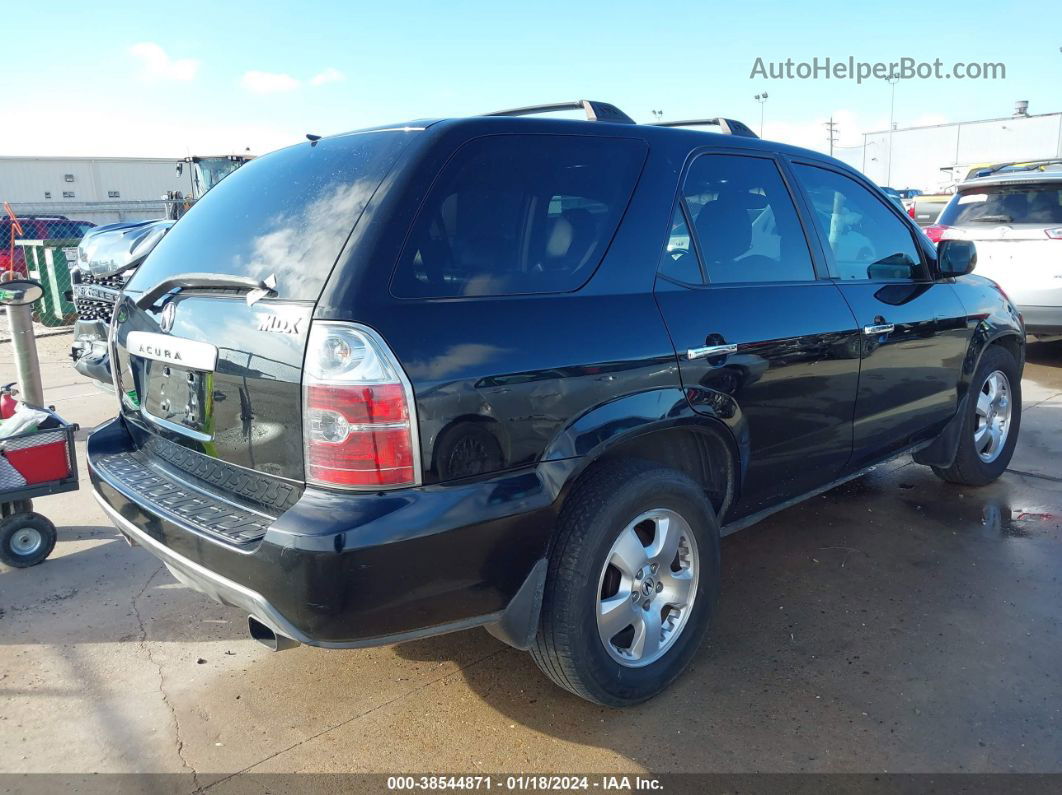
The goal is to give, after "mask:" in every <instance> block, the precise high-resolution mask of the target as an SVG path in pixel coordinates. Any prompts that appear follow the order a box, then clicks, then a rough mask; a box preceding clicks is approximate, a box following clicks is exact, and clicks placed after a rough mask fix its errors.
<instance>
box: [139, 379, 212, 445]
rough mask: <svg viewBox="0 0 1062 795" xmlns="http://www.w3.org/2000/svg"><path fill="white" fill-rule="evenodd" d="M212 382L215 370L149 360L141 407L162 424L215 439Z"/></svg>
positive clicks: (191, 434)
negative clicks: (206, 370)
mask: <svg viewBox="0 0 1062 795" xmlns="http://www.w3.org/2000/svg"><path fill="white" fill-rule="evenodd" d="M213 384H214V373H213V372H205V371H202V370H194V369H191V368H187V367H180V366H178V365H174V364H167V363H166V362H161V361H157V360H151V359H147V360H145V361H144V389H143V395H142V397H141V410H142V411H143V412H144V413H145V414H147V415H148V417H149V418H150V419H152V420H154V421H156V422H158V423H159V424H160V425H163V426H166V427H170V428H171V429H173V430H176V431H179V432H181V433H185V434H187V435H189V436H193V437H194V438H198V439H201V440H207V439H212V438H213V422H212V414H213V389H214V386H213Z"/></svg>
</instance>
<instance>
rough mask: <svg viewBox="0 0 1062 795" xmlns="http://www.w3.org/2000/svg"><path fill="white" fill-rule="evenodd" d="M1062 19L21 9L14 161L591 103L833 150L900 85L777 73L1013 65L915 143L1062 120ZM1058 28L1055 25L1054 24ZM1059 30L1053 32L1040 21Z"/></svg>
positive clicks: (478, 7) (765, 7)
mask: <svg viewBox="0 0 1062 795" xmlns="http://www.w3.org/2000/svg"><path fill="white" fill-rule="evenodd" d="M1056 11H1057V6H1056V5H1054V4H1048V3H1042V2H1041V3H1033V2H1009V3H1008V2H999V1H998V0H996V1H995V2H982V0H964V2H962V3H952V4H947V7H946V8H942V7H941V5H940V4H938V3H928V2H925V0H922V2H918V3H906V2H887V3H875V4H873V5H870V4H865V5H864V4H858V3H854V2H843V3H842V2H819V3H813V4H812V3H809V4H806V5H804V4H800V3H795V2H774V1H773V0H759V1H758V2H756V3H754V4H742V3H735V2H730V3H715V2H697V3H682V2H672V3H662V4H650V3H636V2H625V1H624V0H612V2H582V3H580V2H574V0H568V2H554V0H545V1H544V0H536V2H526V3H514V2H508V3H505V2H493V3H486V2H460V1H459V0H451V2H436V3H432V2H407V3H394V2H391V3H383V2H375V3H364V2H313V0H305V2H300V3H280V2H256V3H242V2H214V3H201V2H194V1H191V2H182V3H143V2H138V3H132V2H129V3H125V2H109V3H108V2H97V3H85V2H78V3H68V2H47V3H39V4H32V3H26V2H19V3H17V4H13V5H12V6H11V7H10V8H6V9H5V16H4V21H3V23H0V24H2V26H3V29H4V44H3V47H2V50H0V51H2V52H3V63H4V64H5V67H6V68H5V69H4V71H3V73H2V74H0V90H2V91H3V94H4V96H5V97H6V98H8V99H7V107H9V108H10V107H17V108H18V112H16V113H10V112H9V113H5V114H4V120H5V121H4V123H3V124H2V125H0V155H3V154H81V155H86V154H101V155H123V154H125V155H159V156H167V157H168V156H175V155H183V154H188V153H207V152H208V151H209V152H218V151H220V152H229V151H243V149H244V148H245V147H249V148H250V149H251V151H253V152H255V153H262V152H264V151H268V150H269V149H272V148H275V147H277V146H281V145H284V144H285V143H289V142H292V141H294V140H297V139H298V138H300V137H301V136H302V134H303V133H305V132H307V131H314V132H320V133H326V134H327V133H331V132H339V131H343V130H348V129H354V128H357V127H362V126H367V125H371V124H377V123H383V122H391V121H396V120H405V119H410V118H417V117H434V116H447V115H462V114H471V113H476V112H481V111H485V110H491V109H497V108H503V107H511V106H515V105H523V104H531V103H535V102H548V101H556V100H562V99H575V98H580V97H590V98H595V99H603V100H606V101H610V102H613V103H615V104H616V105H618V106H619V107H621V108H622V109H624V110H625V111H626V112H627V113H629V114H631V115H632V116H634V117H635V118H636V119H637V120H639V121H642V120H649V118H650V110H651V109H654V108H655V109H662V110H663V111H664V115H665V118H672V119H674V118H679V117H689V116H704V115H727V116H732V117H735V118H739V119H743V120H744V121H746V122H747V123H749V124H750V126H752V127H753V128H754V129H756V128H758V126H759V114H760V107H759V105H758V104H757V103H756V102H755V101H754V100H753V95H754V94H756V93H759V92H762V91H767V92H768V94H769V99H768V101H767V104H766V107H765V111H766V130H765V132H766V136H767V137H772V138H779V139H785V140H788V141H791V142H794V143H799V144H802V145H805V146H812V147H814V148H823V147H824V146H825V131H824V128H823V121H824V120H825V119H827V118H828V117H829V116H830V115H831V114H833V115H834V117H835V119H836V120H838V122H839V127H840V135H841V144H842V145H848V146H852V145H856V144H858V143H860V142H861V140H862V137H861V134H862V132H864V131H866V130H875V129H883V128H885V127H887V125H888V118H889V86H888V85H887V84H884V83H883V82H882V81H880V80H870V81H869V82H866V83H863V84H862V85H858V84H856V83H855V82H854V81H839V80H763V79H750V72H751V70H752V67H753V64H754V63H755V60H756V58H757V57H762V58H763V59H764V60H765V61H781V60H785V59H786V58H793V59H794V60H795V61H802V60H810V59H811V58H813V57H815V56H818V57H819V58H820V59H821V58H825V57H827V56H828V57H831V58H834V59H845V58H847V57H848V56H854V57H855V58H856V59H857V60H863V61H885V62H888V61H894V60H898V59H899V58H900V57H903V56H909V57H912V58H915V59H918V60H933V59H934V58H940V59H941V60H942V61H943V62H944V64H945V67H950V65H951V64H952V63H953V62H955V61H966V62H970V61H977V62H981V61H988V62H1003V63H1004V64H1005V65H1006V79H1005V80H993V81H974V80H967V81H958V80H910V81H903V82H901V83H900V84H899V85H898V86H897V89H896V111H895V118H896V121H897V122H898V124H899V125H900V126H907V125H908V124H919V123H934V122H941V121H949V120H961V119H975V118H984V117H990V116H1005V115H1008V114H1009V113H1010V111H1011V108H1012V107H1013V102H1014V100H1017V99H1027V100H1029V101H1030V103H1031V111H1032V112H1034V113H1045V112H1050V111H1058V110H1062V99H1059V93H1058V90H1057V89H1058V86H1059V83H1060V78H1062V52H1060V51H1059V46H1060V45H1062V35H1060V34H1058V33H1057V25H1056V24H1055V23H1054V22H1053V21H1051V22H1049V21H1048V20H1054V19H1055V17H1056V16H1057V14H1056V13H1055V12H1056ZM1038 20H1039V22H1038ZM1040 23H1043V24H1040Z"/></svg>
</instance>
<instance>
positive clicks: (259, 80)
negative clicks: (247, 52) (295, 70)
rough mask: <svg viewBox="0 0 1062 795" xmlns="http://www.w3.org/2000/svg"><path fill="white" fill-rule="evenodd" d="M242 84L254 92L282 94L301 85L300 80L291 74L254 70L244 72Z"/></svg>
mask: <svg viewBox="0 0 1062 795" xmlns="http://www.w3.org/2000/svg"><path fill="white" fill-rule="evenodd" d="M240 84H241V85H242V86H243V87H244V88H246V89H247V90H248V91H250V92H251V93H252V94H280V93H284V92H287V91H294V90H295V89H297V88H298V87H299V81H298V80H296V79H295V78H294V77H292V76H291V75H287V74H282V73H279V72H258V71H254V70H252V71H250V72H244V73H243V77H242V78H241V79H240Z"/></svg>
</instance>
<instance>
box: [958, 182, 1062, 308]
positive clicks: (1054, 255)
mask: <svg viewBox="0 0 1062 795" xmlns="http://www.w3.org/2000/svg"><path fill="white" fill-rule="evenodd" d="M938 223H939V224H940V225H941V226H942V227H943V230H942V235H943V237H946V238H953V239H954V238H959V239H963V240H972V241H974V243H975V245H976V247H977V266H976V272H977V273H978V274H980V275H981V276H987V277H988V278H990V279H992V280H994V281H996V282H998V283H999V284H1000V286H1002V287H1003V289H1004V290H1006V292H1007V294H1008V295H1009V296H1010V298H1011V299H1012V300H1013V301H1014V302H1015V303H1016V304H1018V305H1033V306H1047V305H1062V181H1053V182H1044V183H1036V182H1032V183H1030V182H1024V183H1017V184H1015V183H1007V184H1000V185H977V186H970V187H967V188H960V192H959V194H958V195H957V196H956V197H955V198H954V199H953V200H952V202H951V203H950V204H949V205H948V207H947V208H946V209H945V210H944V212H943V213H942V214H941V216H940V220H939V222H938Z"/></svg>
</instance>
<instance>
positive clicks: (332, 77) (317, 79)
mask: <svg viewBox="0 0 1062 795" xmlns="http://www.w3.org/2000/svg"><path fill="white" fill-rule="evenodd" d="M345 79H346V75H344V74H343V73H342V72H340V71H339V70H338V69H336V68H334V67H332V66H329V67H328V68H327V69H325V70H324V71H323V72H321V73H319V74H316V75H314V76H313V77H311V78H310V85H312V86H323V85H325V84H326V83H338V82H339V81H340V80H345Z"/></svg>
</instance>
